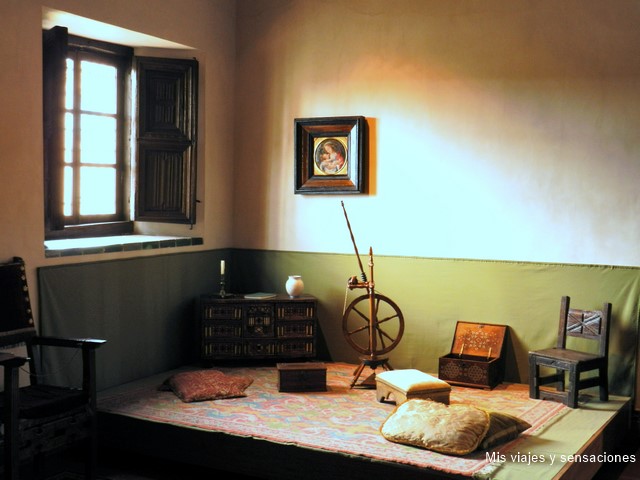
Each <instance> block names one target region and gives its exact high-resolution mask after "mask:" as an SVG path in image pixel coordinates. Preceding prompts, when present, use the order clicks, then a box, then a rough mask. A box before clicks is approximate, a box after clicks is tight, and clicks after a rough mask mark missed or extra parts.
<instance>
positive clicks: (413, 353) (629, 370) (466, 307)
mask: <svg viewBox="0 0 640 480" xmlns="http://www.w3.org/2000/svg"><path fill="white" fill-rule="evenodd" d="M361 258H362V263H363V265H364V268H365V270H366V271H367V273H368V271H369V270H368V269H369V267H368V263H369V258H368V255H362V254H361ZM373 262H374V280H375V286H376V290H377V291H378V292H380V293H382V294H384V295H386V296H387V297H389V298H391V299H392V300H393V301H394V302H395V303H396V304H397V305H398V306H399V307H400V309H401V310H402V313H403V315H404V318H405V333H404V336H403V338H402V340H401V342H400V344H399V345H398V346H397V347H396V348H395V349H394V350H393V351H392V352H390V353H389V357H390V363H391V364H392V366H393V367H394V368H418V369H421V370H424V371H427V372H437V369H438V358H439V357H440V356H442V355H445V354H446V353H448V352H449V351H450V348H451V343H452V339H453V334H454V331H455V325H456V322H457V321H458V320H464V321H470V322H482V323H497V324H504V325H508V326H509V327H510V329H509V330H510V336H509V340H508V344H507V349H506V355H507V367H506V380H507V381H511V382H528V370H527V368H528V364H527V353H528V351H529V350H531V349H538V348H546V347H549V346H552V345H553V344H554V343H555V338H556V335H557V325H558V317H559V311H560V298H561V297H562V296H563V295H569V296H570V297H571V302H572V305H574V306H576V307H581V308H600V307H601V306H602V304H603V302H605V301H608V302H611V303H612V304H613V321H612V322H613V327H612V334H611V340H610V349H611V353H610V357H611V364H610V383H611V385H612V391H614V392H616V393H619V394H624V395H631V394H632V392H633V386H634V381H633V379H634V378H635V356H636V343H637V333H638V308H639V305H638V299H639V297H640V269H638V268H624V267H611V266H592V265H564V264H540V263H524V262H523V263H519V262H497V261H481V260H452V259H430V258H412V257H391V256H380V257H376V256H375V252H374V258H373ZM231 270H232V271H233V275H234V286H235V287H236V288H238V289H239V291H252V290H268V291H276V292H281V293H283V292H284V291H285V290H284V283H285V281H286V279H287V276H288V275H291V274H299V275H302V277H303V280H304V283H305V292H306V293H310V294H313V295H315V296H317V297H318V298H319V317H320V325H321V329H322V334H323V338H324V340H325V343H326V346H327V347H326V348H327V352H326V354H327V358H330V359H332V360H340V361H350V362H355V363H357V362H358V361H359V359H358V354H357V352H355V351H354V350H353V349H352V348H351V347H350V346H349V345H348V343H347V342H346V340H345V338H344V336H343V333H342V326H341V325H342V312H343V309H344V304H345V290H346V285H347V279H348V277H350V276H352V275H356V274H359V267H358V263H357V260H356V257H355V255H334V254H326V253H301V252H281V251H277V252H275V251H256V250H234V251H233V267H232V269H231ZM346 293H347V297H348V302H350V301H351V300H352V299H353V298H355V297H356V296H357V295H359V294H362V293H363V291H358V292H346Z"/></svg>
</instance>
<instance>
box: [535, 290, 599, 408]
mask: <svg viewBox="0 0 640 480" xmlns="http://www.w3.org/2000/svg"><path fill="white" fill-rule="evenodd" d="M569 304H570V298H569V297H562V301H561V303H560V323H559V326H558V342H557V344H556V346H555V348H547V349H545V350H536V351H532V352H529V397H531V398H543V399H547V398H549V399H552V400H559V401H561V402H562V403H564V404H565V405H567V406H568V407H571V408H576V407H577V406H578V392H579V391H580V390H582V389H585V388H590V387H596V386H597V387H599V389H600V392H599V393H600V400H602V401H605V402H606V401H607V400H609V378H608V367H609V358H608V357H609V328H610V324H611V304H610V303H605V304H604V305H603V306H602V310H578V309H573V308H570V307H569ZM569 336H570V337H579V338H583V339H586V340H590V341H593V342H596V343H597V353H586V352H582V351H578V350H571V349H568V348H566V347H567V337H569ZM585 346H586V345H585ZM540 367H547V368H551V369H555V373H554V374H551V375H546V376H543V375H541V374H540ZM590 371H594V372H596V373H595V375H594V374H592V375H591V376H588V377H586V378H583V377H582V376H581V374H582V373H584V372H590ZM565 372H566V373H567V377H568V378H567V380H568V386H567V388H566V390H565ZM551 383H555V384H556V389H555V390H551V389H542V390H541V389H540V386H541V385H547V384H551Z"/></svg>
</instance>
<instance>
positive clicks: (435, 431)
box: [380, 399, 490, 455]
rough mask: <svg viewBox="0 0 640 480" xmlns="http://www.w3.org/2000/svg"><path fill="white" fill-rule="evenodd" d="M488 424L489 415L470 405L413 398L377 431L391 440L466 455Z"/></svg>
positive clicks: (486, 429)
mask: <svg viewBox="0 0 640 480" xmlns="http://www.w3.org/2000/svg"><path fill="white" fill-rule="evenodd" d="M489 423H490V422H489V414H488V413H487V412H485V411H484V410H481V409H479V408H476V407H474V406H472V405H466V404H454V405H445V404H443V403H440V402H434V401H432V400H422V399H413V400H409V401H407V402H405V403H403V404H401V405H399V406H397V407H396V408H395V410H394V411H393V413H392V414H391V415H390V416H389V417H388V418H387V419H386V420H385V421H384V423H383V424H382V426H381V427H380V433H381V434H382V436H383V437H384V438H386V439H387V440H389V441H391V442H395V443H402V444H405V445H413V446H416V447H421V448H426V449H428V450H433V451H435V452H439V453H446V454H453V455H466V454H467V453H471V452H473V451H474V450H475V449H477V448H478V446H479V445H480V442H481V441H482V439H483V438H484V436H485V434H486V433H487V431H488V430H489Z"/></svg>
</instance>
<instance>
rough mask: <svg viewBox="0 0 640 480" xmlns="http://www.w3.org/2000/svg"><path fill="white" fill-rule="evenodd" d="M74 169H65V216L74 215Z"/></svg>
mask: <svg viewBox="0 0 640 480" xmlns="http://www.w3.org/2000/svg"><path fill="white" fill-rule="evenodd" d="M72 201H73V168H71V167H64V195H63V202H64V207H63V212H64V215H65V216H67V217H68V216H69V215H72V214H73V206H72V205H73V204H72Z"/></svg>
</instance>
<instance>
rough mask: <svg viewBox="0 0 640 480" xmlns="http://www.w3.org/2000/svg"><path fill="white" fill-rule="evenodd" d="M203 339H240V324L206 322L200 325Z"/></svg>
mask: <svg viewBox="0 0 640 480" xmlns="http://www.w3.org/2000/svg"><path fill="white" fill-rule="evenodd" d="M202 335H203V337H204V339H209V338H242V323H241V322H234V321H228V320H220V321H207V322H204V324H203V325H202Z"/></svg>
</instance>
